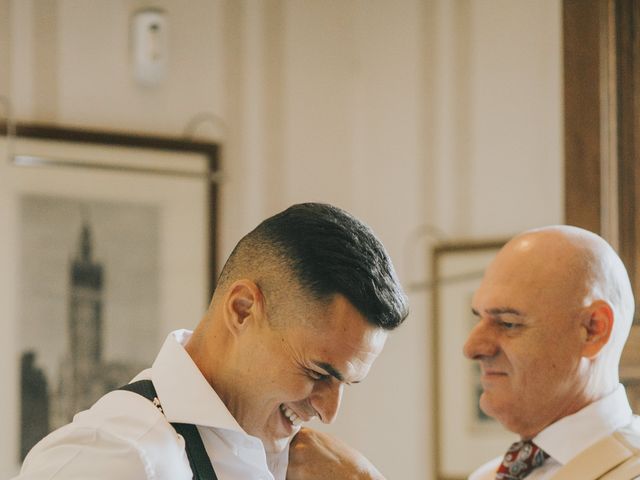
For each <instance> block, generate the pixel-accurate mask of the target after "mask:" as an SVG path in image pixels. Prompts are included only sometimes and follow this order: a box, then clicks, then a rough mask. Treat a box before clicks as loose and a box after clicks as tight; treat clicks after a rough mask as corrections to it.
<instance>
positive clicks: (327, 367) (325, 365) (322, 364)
mask: <svg viewBox="0 0 640 480" xmlns="http://www.w3.org/2000/svg"><path fill="white" fill-rule="evenodd" d="M313 364H314V365H315V366H316V367H319V368H321V369H322V370H324V371H325V372H327V373H328V374H329V375H331V376H332V377H334V378H335V379H337V380H339V381H341V382H344V375H342V374H341V373H340V372H339V371H338V370H337V369H336V368H334V367H333V365H331V364H330V363H327V362H313ZM354 383H356V382H354Z"/></svg>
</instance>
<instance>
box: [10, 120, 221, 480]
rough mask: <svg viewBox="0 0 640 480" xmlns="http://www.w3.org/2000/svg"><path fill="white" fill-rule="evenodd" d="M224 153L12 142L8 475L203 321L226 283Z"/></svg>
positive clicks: (101, 136) (109, 138)
mask: <svg viewBox="0 0 640 480" xmlns="http://www.w3.org/2000/svg"><path fill="white" fill-rule="evenodd" d="M217 152H218V150H217V147H216V145H215V144H210V143H203V142H190V141H184V140H180V139H171V138H154V137H143V136H133V135H122V134H107V133H104V132H91V131H84V130H72V129H58V128H49V127H42V126H18V128H17V130H16V135H15V136H14V137H12V138H9V139H5V140H3V141H0V155H1V157H0V266H1V267H0V318H2V325H3V327H4V329H3V330H4V332H3V333H4V335H3V336H1V339H0V342H2V343H1V344H0V380H1V381H2V382H3V385H5V392H8V395H7V394H5V395H2V396H0V421H2V424H3V425H4V426H5V432H4V433H3V435H2V436H0V477H2V478H9V477H12V476H13V475H15V474H16V473H17V471H18V468H19V465H20V463H21V460H22V459H23V458H24V456H25V455H26V453H27V452H28V451H29V449H30V448H31V447H32V446H33V445H34V444H35V443H37V442H38V441H39V440H40V439H41V438H42V437H43V436H44V435H46V434H47V433H49V432H50V431H52V430H54V429H55V428H58V427H59V426H61V425H63V424H65V423H68V422H69V421H70V420H71V419H72V418H73V416H74V415H75V414H76V413H77V412H79V411H81V410H84V409H86V408H88V407H89V406H90V405H91V404H93V403H94V402H95V401H96V400H97V399H98V398H99V397H100V396H102V395H103V394H104V393H106V392H108V391H110V390H113V389H115V388H118V387H119V386H120V385H123V384H125V383H127V382H128V381H129V380H130V379H131V378H133V377H134V376H135V375H136V374H137V373H138V372H140V371H141V370H143V369H145V368H148V367H149V366H150V365H151V363H152V362H153V359H154V358H155V354H156V352H157V351H158V349H159V348H160V346H161V343H162V341H163V340H164V337H165V336H166V335H167V333H168V332H169V331H171V330H173V329H175V328H181V327H190V326H194V325H195V324H196V323H197V321H198V320H199V319H200V317H201V316H202V313H203V312H204V310H205V309H206V306H207V303H208V300H209V298H210V294H211V291H212V289H213V285H214V279H215V274H216V266H215V250H216V249H215V246H216V236H215V231H216V228H215V227H216V213H217V207H216V206H217V185H216V183H215V182H216V179H217V177H216V173H217V168H218V156H217Z"/></svg>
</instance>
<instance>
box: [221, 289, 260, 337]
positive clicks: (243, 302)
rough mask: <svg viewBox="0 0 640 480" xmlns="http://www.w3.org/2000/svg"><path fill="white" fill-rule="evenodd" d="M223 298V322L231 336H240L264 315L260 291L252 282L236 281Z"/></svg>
mask: <svg viewBox="0 0 640 480" xmlns="http://www.w3.org/2000/svg"><path fill="white" fill-rule="evenodd" d="M224 298H225V299H224V322H225V326H226V327H227V329H228V330H229V332H230V333H231V335H233V336H238V335H241V334H242V333H243V332H244V331H246V330H247V328H249V326H250V325H251V324H252V323H256V320H258V321H260V320H261V319H262V316H263V315H264V307H265V305H264V297H263V296H262V291H261V290H260V287H258V285H256V283H255V282H253V281H252V280H248V279H241V280H236V281H235V282H233V283H232V284H231V286H230V287H229V288H228V290H227V293H226V295H225V297H224Z"/></svg>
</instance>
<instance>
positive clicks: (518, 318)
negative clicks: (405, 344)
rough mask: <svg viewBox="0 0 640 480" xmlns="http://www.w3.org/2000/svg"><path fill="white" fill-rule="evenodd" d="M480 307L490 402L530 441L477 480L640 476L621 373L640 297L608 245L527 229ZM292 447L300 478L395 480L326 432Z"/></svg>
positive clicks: (474, 479) (508, 248) (478, 339)
mask: <svg viewBox="0 0 640 480" xmlns="http://www.w3.org/2000/svg"><path fill="white" fill-rule="evenodd" d="M472 311H473V313H474V314H475V315H476V317H477V323H476V325H475V326H474V328H473V330H472V331H471V333H470V335H469V338H468V340H467V342H466V344H465V346H464V354H465V355H466V356H467V357H468V358H470V359H472V360H474V361H477V362H478V363H479V364H480V368H481V375H482V376H481V382H482V388H483V393H482V395H481V397H480V407H481V408H482V410H483V411H484V412H485V413H487V414H488V415H490V416H492V417H494V418H496V419H497V420H498V421H499V422H500V423H501V424H502V425H503V426H504V427H505V428H506V429H508V430H510V431H512V432H515V433H516V434H518V435H519V436H520V439H521V442H518V443H517V444H514V445H513V446H512V447H511V448H509V449H508V451H507V453H506V455H505V457H504V461H503V458H502V457H501V458H496V459H494V460H492V461H490V462H488V463H487V464H485V465H484V466H482V467H480V468H479V469H478V470H477V471H476V472H474V473H473V474H472V475H471V476H470V477H469V478H470V480H494V479H497V480H519V479H522V478H525V477H526V478H527V480H543V479H545V480H546V479H553V480H593V479H603V480H604V479H606V480H629V479H634V478H640V454H639V450H638V449H639V448H640V421H639V420H638V418H637V417H635V416H634V415H632V413H631V409H630V407H629V402H628V401H627V397H626V394H625V391H624V387H623V386H622V385H621V384H620V383H619V379H618V364H619V361H620V355H621V352H622V348H623V346H624V344H625V341H626V339H627V336H628V334H629V329H630V326H631V322H632V319H633V312H634V301H633V294H632V292H631V287H630V283H629V278H628V275H627V272H626V270H625V268H624V265H623V264H622V262H621V260H620V258H619V257H618V255H617V254H616V253H615V251H614V250H613V249H612V248H611V246H610V245H609V244H607V242H605V241H604V240H603V239H602V238H600V237H599V236H597V235H595V234H593V233H591V232H588V231H586V230H582V229H579V228H575V227H568V226H553V227H546V228H541V229H537V230H531V231H528V232H525V233H523V234H521V235H518V236H517V237H515V238H513V239H512V240H511V241H510V242H508V243H507V244H506V245H505V247H504V248H503V249H502V250H501V251H500V252H499V254H498V255H497V256H496V258H495V260H494V261H493V262H492V263H491V264H490V266H489V267H488V268H487V270H486V272H485V275H484V278H483V280H482V282H481V285H480V287H479V288H478V290H477V292H476V294H475V295H474V297H473V303H472ZM507 447H508V446H505V449H507ZM291 452H292V455H291V459H290V461H291V462H292V466H293V467H292V468H291V469H290V473H291V477H290V478H291V479H292V480H309V479H319V478H324V477H322V475H321V474H318V473H316V472H321V471H322V469H332V470H331V471H332V476H331V478H333V479H348V478H358V479H378V480H379V479H382V478H383V477H382V476H381V475H380V473H379V472H378V471H377V470H376V469H375V468H374V467H373V466H372V465H370V464H369V463H368V461H367V460H366V459H364V458H363V457H362V456H361V455H360V454H359V453H358V452H355V451H353V450H352V449H351V448H350V447H348V446H346V445H344V444H342V443H340V442H337V441H335V442H334V441H333V440H332V439H331V438H330V437H327V436H326V435H324V434H320V433H318V432H313V431H309V430H304V431H303V432H301V435H300V436H299V437H298V438H296V439H295V440H294V442H293V446H292V449H291ZM461 453H464V452H461ZM294 474H295V476H293V475H294Z"/></svg>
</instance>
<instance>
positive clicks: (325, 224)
mask: <svg viewBox="0 0 640 480" xmlns="http://www.w3.org/2000/svg"><path fill="white" fill-rule="evenodd" d="M247 264H251V265H252V268H253V269H259V270H263V271H264V270H267V269H270V268H271V269H273V268H275V269H280V270H282V269H286V270H287V271H288V272H290V274H291V275H292V277H293V279H294V281H295V282H296V283H297V284H298V286H299V287H300V288H301V289H302V290H303V292H304V293H305V294H308V295H310V296H311V297H312V298H314V299H315V300H318V301H324V300H328V299H330V298H331V297H332V296H333V295H335V294H341V295H343V296H344V297H345V298H347V299H348V300H349V302H351V304H352V305H353V306H354V307H355V308H356V309H357V310H358V311H359V312H360V313H361V314H362V315H363V316H364V317H365V318H366V319H367V321H368V322H369V323H370V324H372V325H374V326H377V327H380V328H383V329H385V330H393V329H394V328H396V327H397V326H399V325H400V324H401V323H402V322H403V321H404V319H405V318H406V317H407V315H408V306H407V298H406V295H405V294H404V292H403V290H402V287H401V286H400V283H399V281H398V278H397V276H396V273H395V271H394V268H393V264H392V263H391V259H390V258H389V256H388V255H387V252H386V251H385V248H384V246H383V245H382V243H381V242H380V240H378V239H377V238H376V236H375V235H374V233H373V231H372V230H371V229H370V228H369V227H368V226H367V225H365V224H363V223H362V222H361V221H359V220H358V219H356V218H355V217H354V216H352V215H351V214H349V213H347V212H345V211H344V210H341V209H340V208H337V207H334V206H332V205H328V204H323V203H301V204H296V205H293V206H291V207H289V208H287V209H286V210H284V211H282V212H280V213H278V214H276V215H274V216H272V217H270V218H267V219H266V220H264V221H263V222H262V223H261V224H260V225H258V226H257V227H256V228H255V229H254V230H253V231H251V232H250V233H248V234H247V235H246V236H245V237H243V238H242V239H241V240H240V242H238V245H236V247H235V249H234V250H233V252H232V253H231V255H230V256H229V259H228V260H227V263H226V264H225V266H224V268H223V269H222V273H221V274H220V278H219V280H218V285H219V286H221V285H224V284H226V283H228V282H229V281H232V280H234V279H235V277H236V274H237V273H238V271H239V270H242V265H245V266H246V265H247ZM283 280H284V279H283Z"/></svg>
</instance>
